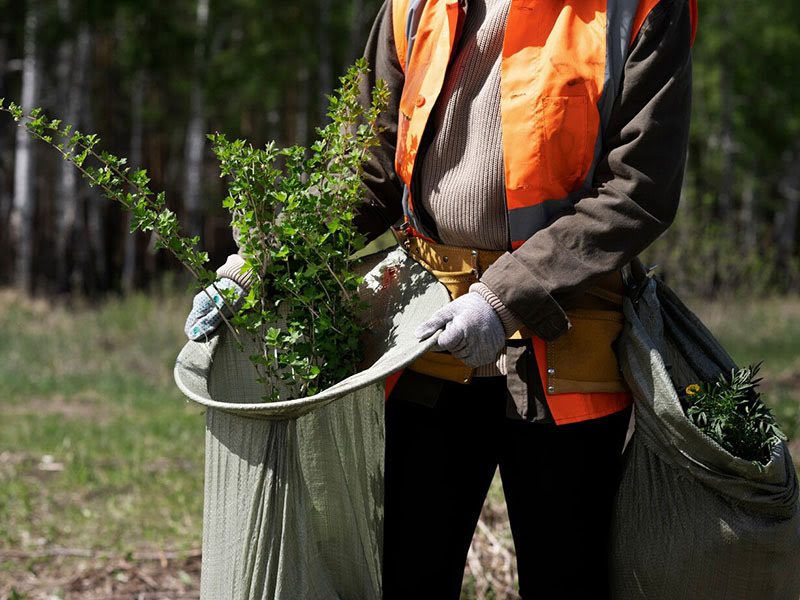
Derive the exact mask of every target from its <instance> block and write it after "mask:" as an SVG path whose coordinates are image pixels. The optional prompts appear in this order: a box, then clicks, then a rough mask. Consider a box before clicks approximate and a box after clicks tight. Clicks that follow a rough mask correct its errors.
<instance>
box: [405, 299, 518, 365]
mask: <svg viewBox="0 0 800 600" xmlns="http://www.w3.org/2000/svg"><path fill="white" fill-rule="evenodd" d="M442 328H444V331H443V332H442V333H441V334H440V335H439V340H438V344H439V348H440V349H442V350H448V351H450V353H451V354H452V355H453V356H455V357H456V358H460V359H461V360H462V361H463V362H464V364H466V365H467V366H470V367H480V366H481V365H485V364H488V363H490V362H492V361H493V360H494V359H495V357H496V356H497V354H498V352H500V350H502V349H503V346H504V345H505V342H506V334H505V330H504V329H503V322H502V321H501V320H500V316H499V315H498V314H497V312H496V311H495V310H494V309H493V308H492V307H491V306H490V305H489V303H488V302H486V300H484V299H483V296H481V295H480V294H479V293H477V292H469V293H468V294H464V295H463V296H459V297H458V298H456V299H455V300H453V301H452V302H451V303H450V304H448V305H447V306H443V307H442V308H440V309H439V310H437V311H436V312H435V313H434V314H433V316H432V317H431V318H430V319H428V320H427V321H425V322H424V323H423V324H422V325H420V326H419V327H417V330H416V331H415V332H414V335H416V336H417V337H418V338H420V339H425V338H427V337H430V336H431V335H433V333H434V332H435V331H437V330H439V329H442Z"/></svg>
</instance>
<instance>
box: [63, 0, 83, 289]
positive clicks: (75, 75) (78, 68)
mask: <svg viewBox="0 0 800 600" xmlns="http://www.w3.org/2000/svg"><path fill="white" fill-rule="evenodd" d="M59 12H60V14H61V18H62V19H63V20H64V21H65V22H66V23H71V22H72V6H71V2H70V0H59ZM67 29H69V28H67ZM90 44H91V33H90V31H89V25H88V24H87V23H85V22H84V23H82V24H81V25H80V27H79V30H78V35H77V39H72V38H71V37H68V38H66V39H65V40H64V41H62V43H61V47H60V49H59V55H58V62H59V65H58V70H59V80H60V81H59V89H60V90H61V93H60V97H61V98H62V99H63V100H64V101H65V106H64V119H65V121H66V122H67V123H72V124H74V125H75V126H76V127H78V126H80V125H81V123H80V120H79V119H80V117H81V116H82V109H83V102H84V95H85V94H86V80H87V72H88V69H89V59H90V52H89V50H90ZM78 179H79V178H78V173H77V171H76V169H75V168H74V167H72V165H70V164H69V163H67V162H66V161H61V163H60V165H59V176H58V178H57V179H56V182H55V188H56V189H55V206H56V237H55V261H56V287H57V289H58V290H59V291H60V292H64V291H67V290H68V289H69V287H70V279H71V275H72V271H73V269H74V268H75V262H74V260H73V257H72V250H73V246H74V244H75V238H76V232H75V230H76V224H77V221H78V217H79V215H80V214H81V213H82V210H81V209H82V206H81V205H82V200H83V194H82V193H81V192H80V191H79V187H78V185H79V184H78Z"/></svg>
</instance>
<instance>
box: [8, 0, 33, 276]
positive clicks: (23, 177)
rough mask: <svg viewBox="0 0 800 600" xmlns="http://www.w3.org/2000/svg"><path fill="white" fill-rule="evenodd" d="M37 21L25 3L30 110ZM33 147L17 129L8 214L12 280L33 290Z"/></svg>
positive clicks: (23, 98)
mask: <svg viewBox="0 0 800 600" xmlns="http://www.w3.org/2000/svg"><path fill="white" fill-rule="evenodd" d="M38 21H39V5H38V3H37V2H36V1H35V0H32V1H31V2H29V3H28V7H27V12H26V14H25V30H24V50H23V66H22V93H21V94H20V104H21V106H22V107H23V109H24V110H25V111H28V112H30V111H31V110H33V109H34V108H36V106H37V100H38V96H39V68H40V65H39V61H38V57H37V47H36V34H37V29H38ZM34 152H35V148H34V145H33V140H32V139H31V137H30V136H29V135H28V134H27V132H26V131H25V130H24V129H22V128H18V129H17V132H16V151H15V156H14V202H13V208H12V214H11V231H12V239H13V241H14V246H15V252H16V260H15V262H14V266H15V274H14V275H15V283H16V285H17V287H18V288H20V289H21V290H23V291H32V289H33V249H34V239H33V219H34V215H35V211H36V190H35V189H34V185H35V160H34V156H33V155H34Z"/></svg>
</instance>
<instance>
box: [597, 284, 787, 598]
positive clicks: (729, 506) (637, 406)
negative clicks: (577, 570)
mask: <svg viewBox="0 0 800 600" xmlns="http://www.w3.org/2000/svg"><path fill="white" fill-rule="evenodd" d="M624 312H625V320H626V323H625V327H624V330H623V333H622V336H621V338H620V340H619V346H618V352H619V360H620V367H621V369H622V372H623V375H624V377H625V380H626V382H627V383H628V385H629V386H630V388H631V390H632V392H633V397H634V418H635V433H634V434H633V437H632V438H631V441H630V443H629V445H628V447H627V449H626V452H625V457H624V467H623V475H622V480H621V483H620V486H619V491H618V493H617V497H616V503H615V509H614V510H615V512H614V519H613V525H612V539H611V554H610V559H611V583H612V596H611V597H612V598H614V599H615V600H632V599H647V600H660V599H663V600H677V599H680V600H692V599H700V598H702V599H704V600H716V599H719V600H765V599H770V600H798V598H800V513H798V486H797V476H796V474H795V469H794V466H793V464H792V460H791V457H790V455H789V451H788V448H787V446H786V444H784V443H782V442H781V443H778V444H775V445H774V447H773V449H772V456H771V459H770V461H769V463H768V464H766V465H761V466H759V465H754V464H753V463H751V462H749V461H746V460H743V459H741V458H738V457H735V456H732V455H731V454H729V453H728V452H727V451H726V450H724V449H723V448H722V447H721V446H719V445H718V444H717V443H716V442H715V441H713V440H712V439H711V438H709V437H707V436H706V435H705V434H703V433H702V432H701V431H700V430H699V429H697V428H696V427H695V426H694V425H693V424H692V423H691V422H690V421H689V420H688V419H687V417H686V416H685V414H684V411H683V408H682V406H681V403H680V400H679V398H678V394H677V392H676V388H677V389H684V388H685V386H687V385H689V384H691V383H695V382H698V381H711V380H714V379H715V378H716V377H717V376H718V375H719V374H720V373H723V372H727V373H729V372H730V370H731V368H732V367H734V366H735V365H734V362H733V360H732V359H731V357H730V356H729V355H728V354H727V353H726V352H725V350H724V349H723V348H722V347H721V346H720V344H719V343H718V342H717V341H716V340H715V339H714V337H713V336H712V335H711V333H710V332H709V331H708V330H707V329H706V328H705V327H704V326H703V324H702V323H701V322H700V321H699V319H697V317H696V316H695V315H694V314H692V313H691V311H689V309H687V308H686V307H685V306H684V305H683V304H682V303H681V302H680V300H679V299H678V298H677V297H676V296H675V294H674V293H673V292H672V291H671V290H669V288H668V287H667V286H666V285H664V284H663V283H661V282H659V281H657V280H655V279H648V280H646V284H644V288H643V292H642V293H641V296H640V297H639V299H638V301H636V302H635V303H634V302H633V301H632V300H631V299H630V298H626V300H625V304H624Z"/></svg>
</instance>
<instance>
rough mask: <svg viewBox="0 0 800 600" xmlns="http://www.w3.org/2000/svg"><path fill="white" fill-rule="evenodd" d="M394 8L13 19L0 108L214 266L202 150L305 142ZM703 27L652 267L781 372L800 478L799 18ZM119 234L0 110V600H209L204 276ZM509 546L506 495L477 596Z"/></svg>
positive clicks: (0, 33) (472, 564) (229, 0)
mask: <svg viewBox="0 0 800 600" xmlns="http://www.w3.org/2000/svg"><path fill="white" fill-rule="evenodd" d="M379 4H380V2H379V1H378V0H341V1H339V2H333V1H332V0H294V1H293V2H276V1H274V0H226V2H220V1H218V0H26V1H19V0H18V1H12V0H0V14H2V15H3V16H2V19H0V98H2V97H4V98H6V101H7V102H8V101H15V102H18V103H21V104H22V105H23V106H24V107H25V108H26V109H28V110H30V109H31V108H33V107H42V108H43V109H44V110H45V112H46V113H47V114H48V115H49V116H50V117H53V118H56V117H57V118H61V119H63V120H64V121H65V122H66V123H71V124H73V125H75V126H77V127H78V128H79V129H80V130H81V131H84V132H87V133H97V134H98V135H99V136H100V137H101V138H102V140H103V141H102V142H101V144H100V147H101V148H103V149H106V150H108V151H110V152H113V153H114V154H117V155H120V156H126V157H128V158H129V159H130V164H131V165H132V166H136V167H143V168H146V169H147V170H148V172H149V175H150V177H151V178H152V184H151V187H152V189H154V190H165V191H166V192H167V198H168V203H169V204H170V206H171V208H173V209H174V210H176V211H177V212H178V215H179V219H180V222H181V223H183V225H184V228H185V229H186V233H188V234H190V235H195V234H197V235H200V237H201V245H202V247H203V248H204V249H205V250H208V251H209V253H210V255H211V266H212V267H214V266H216V265H218V264H220V263H221V262H222V261H223V260H224V258H225V256H226V255H227V254H228V253H229V252H232V251H233V250H234V244H233V240H232V237H231V232H230V228H229V225H228V217H227V215H226V214H225V212H224V210H223V209H222V208H221V201H222V199H223V197H224V196H225V182H224V180H222V179H220V177H219V169H218V166H217V163H216V159H215V157H214V155H213V153H212V151H211V146H210V143H209V142H208V141H207V140H206V137H205V134H206V133H209V132H215V131H219V132H222V133H225V134H226V135H227V136H228V138H229V139H233V138H246V139H248V140H249V141H250V142H251V143H252V144H254V145H256V146H260V145H263V144H264V143H266V142H267V141H269V140H273V139H274V140H277V141H278V143H279V144H281V145H290V144H294V143H300V144H307V143H308V142H309V141H310V140H311V139H312V136H313V135H314V128H315V127H316V126H317V125H320V124H321V123H322V122H323V120H324V118H325V111H326V108H327V101H326V100H325V94H326V93H329V92H330V91H331V90H332V89H333V88H334V87H335V85H336V83H337V77H338V76H339V75H341V74H342V73H344V71H345V69H346V67H347V66H348V65H350V64H351V63H352V62H353V60H354V59H355V58H356V57H357V56H359V55H360V53H361V51H362V49H363V46H364V43H365V41H366V37H367V34H368V31H369V28H370V25H371V23H372V20H373V18H374V16H375V13H376V12H377V10H378V6H379ZM699 10H700V17H699V29H698V36H697V41H696V43H695V46H694V107H693V110H694V115H693V122H692V131H691V141H690V151H689V159H688V165H687V175H686V179H685V184H684V189H683V198H682V203H681V206H680V209H679V212H678V216H677V220H676V223H675V224H674V226H673V227H672V228H671V229H670V230H669V231H668V232H667V233H666V234H665V235H664V236H663V237H662V238H661V239H660V240H659V241H657V242H656V243H655V244H654V245H653V247H652V248H651V249H649V250H648V251H647V253H646V256H645V257H644V258H645V261H646V262H647V263H648V264H654V263H658V264H659V265H660V266H659V268H658V270H657V272H658V273H659V274H660V275H661V276H662V277H663V278H665V279H666V280H667V281H668V282H669V283H670V284H671V285H672V286H673V287H674V288H676V289H677V291H678V292H679V293H680V294H681V295H682V296H683V297H684V298H685V299H687V302H688V303H689V304H690V306H691V307H692V308H693V309H694V310H696V311H697V312H698V314H699V316H700V317H701V318H702V319H703V321H704V322H705V323H706V324H707V325H708V326H709V327H710V328H711V329H712V331H714V333H715V334H716V335H717V336H718V337H719V339H720V341H721V342H722V343H723V345H725V347H726V348H727V349H728V350H729V351H730V352H731V354H732V355H733V357H734V358H735V359H736V360H737V361H738V362H739V363H740V364H742V365H746V364H748V363H754V362H757V361H759V360H764V365H765V366H764V371H763V373H764V375H765V380H764V383H763V384H762V388H763V391H764V393H765V397H766V398H767V402H768V404H769V405H770V406H771V407H772V408H773V411H774V412H775V414H776V417H777V418H778V421H779V423H781V425H782V427H783V429H784V431H785V432H786V433H787V434H788V436H789V445H790V448H791V449H792V453H793V455H794V457H795V461H797V460H798V458H800V403H798V401H797V399H798V397H800V247H798V244H797V234H798V227H799V226H800V223H798V221H800V214H799V213H800V108H799V107H800V78H798V77H797V70H798V66H799V65H800V63H799V62H798V56H800V3H798V2H796V1H794V0H764V1H763V2H742V1H735V2H725V1H723V0H700V2H699ZM128 229H129V228H128V222H127V217H126V216H125V214H124V213H123V212H122V211H121V210H119V208H118V207H117V206H114V205H112V204H111V202H110V201H108V200H106V199H104V198H102V197H101V196H100V195H99V194H98V193H97V191H96V190H94V189H92V188H90V187H89V186H88V185H87V184H86V182H85V181H82V180H81V179H80V178H79V177H78V174H77V171H76V170H75V169H74V168H73V167H72V166H70V165H69V164H67V163H66V162H64V161H62V160H61V159H60V158H59V157H58V155H57V154H56V152H55V151H53V150H52V149H50V148H48V147H46V146H45V145H44V144H41V143H38V142H36V141H34V140H33V139H32V138H31V137H30V136H29V135H28V134H27V133H25V132H24V131H23V130H21V129H19V128H17V127H16V125H15V123H14V122H13V121H12V119H11V118H9V117H8V116H7V115H4V114H0V256H2V259H0V331H2V332H4V333H3V335H0V411H1V412H2V415H3V418H2V419H0V600H5V599H9V600H10V599H14V600H20V599H23V598H24V599H26V600H39V599H47V600H51V599H52V598H82V599H86V600H89V599H91V600H99V599H101V598H102V599H110V598H116V599H121V598H131V599H133V598H197V597H199V591H198V589H199V588H198V581H199V565H200V550H199V548H200V543H201V537H202V496H203V444H204V437H203V436H204V426H203V421H204V416H203V414H202V411H201V410H200V409H199V408H197V407H196V406H194V405H192V404H188V403H186V402H184V401H183V398H182V396H181V394H180V392H179V391H178V389H177V388H176V387H175V384H174V382H173V380H172V366H173V364H174V360H175V356H176V354H177V352H178V349H179V348H180V346H181V344H182V343H183V342H184V341H185V336H184V334H183V331H182V324H183V320H184V319H185V316H186V313H187V312H188V310H189V304H190V301H191V294H189V293H186V291H185V285H184V283H185V281H186V279H188V278H186V277H184V276H183V275H180V276H177V277H176V273H179V272H180V271H179V269H180V267H179V266H178V265H177V264H176V263H175V262H174V261H172V259H171V258H170V257H169V256H168V255H167V254H166V253H156V252H154V251H153V243H152V240H151V239H149V238H148V237H146V236H144V235H142V234H136V235H135V236H134V235H130V234H128V233H127V232H128ZM31 293H33V294H34V298H32V299H31ZM799 466H800V465H799ZM513 552H514V550H513V544H512V541H511V534H510V530H509V527H508V520H507V515H506V512H505V505H504V500H503V493H502V487H501V485H500V483H499V481H498V480H496V481H495V483H494V484H493V486H492V490H491V491H490V494H489V498H488V499H487V502H486V504H485V506H484V511H483V513H482V516H481V521H480V523H479V526H478V529H477V530H476V534H475V537H474V539H473V544H472V547H471V549H470V553H469V557H468V564H467V570H466V572H465V579H464V592H463V594H462V599H463V600H488V599H490V598H492V599H495V600H498V599H501V598H509V599H514V598H518V596H517V594H516V591H515V589H516V588H515V567H514V554H513Z"/></svg>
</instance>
